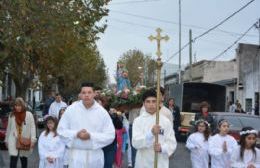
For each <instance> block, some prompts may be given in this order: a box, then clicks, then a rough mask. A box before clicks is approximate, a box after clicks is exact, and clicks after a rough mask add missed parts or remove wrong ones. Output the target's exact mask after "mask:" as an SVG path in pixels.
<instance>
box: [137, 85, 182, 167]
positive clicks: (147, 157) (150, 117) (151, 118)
mask: <svg viewBox="0 0 260 168" xmlns="http://www.w3.org/2000/svg"><path fill="white" fill-rule="evenodd" d="M143 105H144V108H145V111H144V112H143V114H142V115H140V116H139V117H137V118H136V119H135V120H134V123H133V137H132V144H133V146H134V147H135V148H136V149H137V155H136V162H135V168H151V167H154V157H153V156H154V154H155V152H157V153H158V167H162V168H167V167H169V157H170V156H171V155H172V154H173V152H174V151H175V149H176V146H177V142H176V139H175V135H174V131H173V129H172V124H171V123H170V121H169V120H168V119H167V118H166V117H165V116H164V115H162V114H159V115H160V118H159V123H160V125H156V124H155V123H156V122H155V121H156V91H155V90H153V89H150V90H147V91H146V92H145V93H144V94H143ZM156 135H158V138H159V143H157V144H155V136H156Z"/></svg>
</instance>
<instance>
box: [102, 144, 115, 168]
mask: <svg viewBox="0 0 260 168" xmlns="http://www.w3.org/2000/svg"><path fill="white" fill-rule="evenodd" d="M103 152H104V160H105V163H104V168H112V166H113V163H114V161H115V155H116V142H113V143H112V144H110V145H108V146H106V147H104V148H103Z"/></svg>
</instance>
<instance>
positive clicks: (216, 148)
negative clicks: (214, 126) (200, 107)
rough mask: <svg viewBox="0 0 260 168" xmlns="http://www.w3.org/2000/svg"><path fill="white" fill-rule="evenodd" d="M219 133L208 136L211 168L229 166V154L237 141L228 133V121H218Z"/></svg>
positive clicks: (235, 146) (225, 167) (227, 167)
mask: <svg viewBox="0 0 260 168" xmlns="http://www.w3.org/2000/svg"><path fill="white" fill-rule="evenodd" d="M218 129H219V133H217V134H216V135H214V136H212V137H210V138H209V154H210V156H211V168H230V167H231V154H232V152H233V151H234V150H235V149H236V148H237V141H236V140H235V138H233V137H232V136H230V135H228V132H229V122H228V121H227V120H225V119H221V120H220V121H219V122H218Z"/></svg>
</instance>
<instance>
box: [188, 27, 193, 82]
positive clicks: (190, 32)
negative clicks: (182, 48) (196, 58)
mask: <svg viewBox="0 0 260 168" xmlns="http://www.w3.org/2000/svg"><path fill="white" fill-rule="evenodd" d="M189 37H190V42H189V44H190V82H191V81H192V30H191V29H190V30H189Z"/></svg>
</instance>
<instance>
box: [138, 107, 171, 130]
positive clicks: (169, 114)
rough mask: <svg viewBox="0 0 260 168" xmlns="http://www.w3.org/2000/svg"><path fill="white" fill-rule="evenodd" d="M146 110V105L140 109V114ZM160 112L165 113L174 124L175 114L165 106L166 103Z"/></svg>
mask: <svg viewBox="0 0 260 168" xmlns="http://www.w3.org/2000/svg"><path fill="white" fill-rule="evenodd" d="M144 112H145V108H144V106H142V108H141V109H140V115H142V114H143V113H144ZM159 113H160V114H162V115H164V116H165V117H166V118H168V119H169V121H170V123H171V124H172V126H173V120H174V119H173V114H172V112H171V110H170V109H168V108H167V107H165V106H164V105H162V107H161V108H160V111H159Z"/></svg>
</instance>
